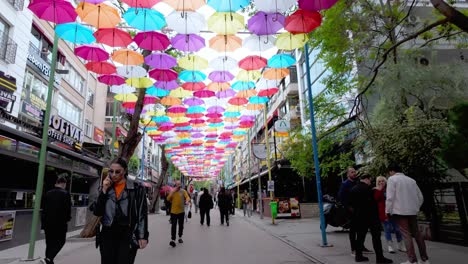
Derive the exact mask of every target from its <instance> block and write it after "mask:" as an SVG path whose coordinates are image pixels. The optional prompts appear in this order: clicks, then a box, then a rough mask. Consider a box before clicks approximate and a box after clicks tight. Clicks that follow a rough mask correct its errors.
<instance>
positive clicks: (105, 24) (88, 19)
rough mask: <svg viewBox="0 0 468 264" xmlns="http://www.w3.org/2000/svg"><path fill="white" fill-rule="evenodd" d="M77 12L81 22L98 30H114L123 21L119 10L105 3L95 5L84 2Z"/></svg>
mask: <svg viewBox="0 0 468 264" xmlns="http://www.w3.org/2000/svg"><path fill="white" fill-rule="evenodd" d="M75 11H76V13H77V14H78V16H79V17H80V18H81V21H83V22H85V23H87V24H90V25H92V26H95V27H97V28H114V27H115V26H116V25H117V24H119V23H120V21H121V20H122V18H121V17H120V15H119V12H118V11H117V9H115V8H114V7H112V6H109V5H106V4H104V3H101V4H97V5H94V4H90V3H86V2H82V3H79V4H78V6H77V7H76V8H75Z"/></svg>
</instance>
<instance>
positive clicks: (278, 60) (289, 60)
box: [268, 54, 296, 68]
mask: <svg viewBox="0 0 468 264" xmlns="http://www.w3.org/2000/svg"><path fill="white" fill-rule="evenodd" d="M295 63H296V59H295V58H294V57H293V56H291V55H289V54H276V55H274V56H273V57H271V58H270V59H269V60H268V67H271V68H288V67H290V66H292V65H294V64H295Z"/></svg>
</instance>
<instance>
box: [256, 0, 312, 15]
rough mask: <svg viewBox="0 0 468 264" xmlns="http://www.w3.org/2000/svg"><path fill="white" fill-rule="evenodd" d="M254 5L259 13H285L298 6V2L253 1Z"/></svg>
mask: <svg viewBox="0 0 468 264" xmlns="http://www.w3.org/2000/svg"><path fill="white" fill-rule="evenodd" d="M311 1H312V0H311ZM253 3H254V6H255V7H257V9H258V10H259V11H263V12H266V13H275V12H278V13H284V12H286V11H288V10H289V9H290V8H291V7H292V6H293V5H294V4H296V3H297V0H253Z"/></svg>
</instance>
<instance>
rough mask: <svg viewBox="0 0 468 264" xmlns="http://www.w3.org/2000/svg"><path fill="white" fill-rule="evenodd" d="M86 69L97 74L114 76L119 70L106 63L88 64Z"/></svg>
mask: <svg viewBox="0 0 468 264" xmlns="http://www.w3.org/2000/svg"><path fill="white" fill-rule="evenodd" d="M85 66H86V69H87V70H88V71H92V72H94V73H97V74H113V73H116V72H117V69H116V68H115V66H114V65H112V64H111V63H109V62H106V61H100V62H95V61H92V62H88V63H86V65H85Z"/></svg>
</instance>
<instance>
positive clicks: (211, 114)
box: [205, 108, 223, 118]
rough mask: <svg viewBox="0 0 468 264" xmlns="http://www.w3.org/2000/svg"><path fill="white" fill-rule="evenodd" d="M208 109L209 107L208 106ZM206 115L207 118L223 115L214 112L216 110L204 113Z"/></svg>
mask: <svg viewBox="0 0 468 264" xmlns="http://www.w3.org/2000/svg"><path fill="white" fill-rule="evenodd" d="M208 109H209V108H208ZM205 116H206V117H208V118H220V117H222V116H223V115H222V114H220V113H216V112H213V113H208V114H206V115H205Z"/></svg>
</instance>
